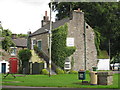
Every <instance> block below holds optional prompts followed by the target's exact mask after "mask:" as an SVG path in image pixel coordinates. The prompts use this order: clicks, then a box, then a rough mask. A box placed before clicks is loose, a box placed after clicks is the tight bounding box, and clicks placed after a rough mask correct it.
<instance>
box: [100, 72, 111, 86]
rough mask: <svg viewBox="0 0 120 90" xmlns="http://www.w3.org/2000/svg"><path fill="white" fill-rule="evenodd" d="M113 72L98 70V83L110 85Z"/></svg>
mask: <svg viewBox="0 0 120 90" xmlns="http://www.w3.org/2000/svg"><path fill="white" fill-rule="evenodd" d="M112 84H113V72H98V85H112Z"/></svg>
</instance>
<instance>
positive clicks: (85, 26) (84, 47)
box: [84, 21, 86, 70]
mask: <svg viewBox="0 0 120 90" xmlns="http://www.w3.org/2000/svg"><path fill="white" fill-rule="evenodd" d="M84 70H86V24H85V21H84Z"/></svg>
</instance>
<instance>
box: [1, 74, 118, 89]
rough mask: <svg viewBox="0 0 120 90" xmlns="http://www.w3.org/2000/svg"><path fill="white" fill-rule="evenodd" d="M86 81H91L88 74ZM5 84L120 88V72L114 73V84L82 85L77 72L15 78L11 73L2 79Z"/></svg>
mask: <svg viewBox="0 0 120 90" xmlns="http://www.w3.org/2000/svg"><path fill="white" fill-rule="evenodd" d="M86 77H87V78H86V80H85V81H90V77H89V75H88V74H87V75H86ZM2 84H3V85H14V86H34V87H70V88H118V74H114V82H113V85H82V84H81V80H78V75H77V74H61V75H53V76H51V77H49V76H48V75H26V76H24V77H16V78H15V79H14V78H13V77H12V76H11V75H9V76H8V77H6V78H5V79H2Z"/></svg>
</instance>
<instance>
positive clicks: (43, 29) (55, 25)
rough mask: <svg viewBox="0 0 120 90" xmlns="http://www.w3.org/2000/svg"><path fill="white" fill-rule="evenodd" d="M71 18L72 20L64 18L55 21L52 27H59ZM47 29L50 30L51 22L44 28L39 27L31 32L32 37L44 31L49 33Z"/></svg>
mask: <svg viewBox="0 0 120 90" xmlns="http://www.w3.org/2000/svg"><path fill="white" fill-rule="evenodd" d="M69 20H70V19H69V18H64V19H62V20H59V21H56V22H53V27H52V29H55V28H58V27H59V26H62V25H64V24H65V23H66V22H68V21H69ZM45 29H47V30H49V29H50V24H47V25H45V26H43V27H42V28H40V29H38V30H37V31H35V32H33V33H32V34H30V37H31V36H35V35H39V34H43V33H47V32H48V31H46V30H45Z"/></svg>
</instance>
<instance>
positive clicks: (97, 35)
mask: <svg viewBox="0 0 120 90" xmlns="http://www.w3.org/2000/svg"><path fill="white" fill-rule="evenodd" d="M96 29H97V28H95V29H94V33H95V46H96V49H97V54H98V55H99V53H100V38H101V35H100V33H99V32H98V31H97V30H96Z"/></svg>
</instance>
